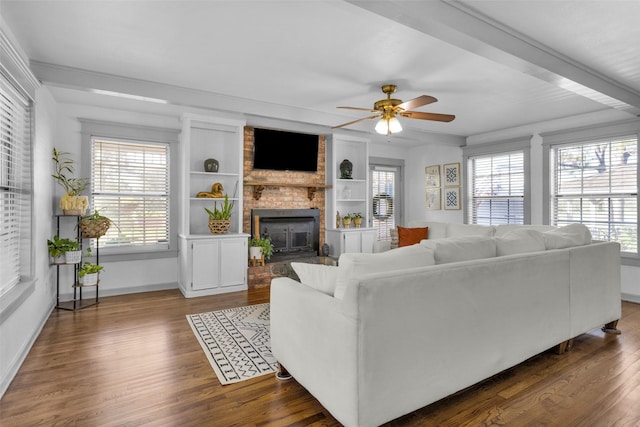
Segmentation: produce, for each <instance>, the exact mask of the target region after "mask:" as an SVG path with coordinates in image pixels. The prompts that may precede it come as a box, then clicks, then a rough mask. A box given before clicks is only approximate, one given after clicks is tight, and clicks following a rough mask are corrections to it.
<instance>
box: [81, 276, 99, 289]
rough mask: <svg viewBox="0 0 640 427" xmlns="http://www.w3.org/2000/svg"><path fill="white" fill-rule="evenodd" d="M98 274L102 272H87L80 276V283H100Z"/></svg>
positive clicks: (85, 284) (87, 284)
mask: <svg viewBox="0 0 640 427" xmlns="http://www.w3.org/2000/svg"><path fill="white" fill-rule="evenodd" d="M98 274H100V273H89V274H85V275H84V276H82V277H79V278H78V283H79V284H80V286H92V285H97V284H98Z"/></svg>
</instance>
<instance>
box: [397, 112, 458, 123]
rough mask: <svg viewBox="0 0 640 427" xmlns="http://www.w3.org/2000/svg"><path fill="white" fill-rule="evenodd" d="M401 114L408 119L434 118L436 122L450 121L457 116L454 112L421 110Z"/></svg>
mask: <svg viewBox="0 0 640 427" xmlns="http://www.w3.org/2000/svg"><path fill="white" fill-rule="evenodd" d="M400 115H401V116H402V117H406V118H408V119H420V120H433V121H436V122H450V121H452V120H453V119H455V118H456V116H454V115H452V114H438V113H422V112H420V111H403V112H401V113H400Z"/></svg>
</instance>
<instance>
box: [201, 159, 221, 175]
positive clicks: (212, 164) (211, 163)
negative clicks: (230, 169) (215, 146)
mask: <svg viewBox="0 0 640 427" xmlns="http://www.w3.org/2000/svg"><path fill="white" fill-rule="evenodd" d="M219 166H220V165H219V163H218V161H217V160H216V159H207V160H205V161H204V171H205V172H218V167H219Z"/></svg>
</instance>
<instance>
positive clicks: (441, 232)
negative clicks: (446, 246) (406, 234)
mask: <svg viewBox="0 0 640 427" xmlns="http://www.w3.org/2000/svg"><path fill="white" fill-rule="evenodd" d="M407 227H412V228H417V227H428V228H429V239H442V238H444V237H447V223H446V222H438V221H424V220H413V221H409V222H408V223H407Z"/></svg>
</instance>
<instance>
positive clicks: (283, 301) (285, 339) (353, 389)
mask: <svg viewBox="0 0 640 427" xmlns="http://www.w3.org/2000/svg"><path fill="white" fill-rule="evenodd" d="M270 316H271V318H270V328H271V350H272V352H273V355H274V357H275V358H276V359H277V360H278V362H280V363H281V364H282V365H283V366H284V367H285V368H286V369H287V371H289V373H290V374H291V375H292V376H293V377H294V378H295V379H296V380H297V381H298V382H299V383H300V384H302V385H303V386H304V387H305V388H306V389H307V390H309V391H310V392H311V394H313V395H314V396H315V397H316V398H317V399H318V400H319V401H320V403H322V404H323V405H324V406H325V407H328V408H332V411H331V412H332V414H333V415H334V416H335V417H336V418H338V419H341V420H342V421H343V422H345V423H346V424H347V425H348V424H352V425H353V424H355V422H351V423H349V422H348V420H352V421H354V420H353V418H352V415H350V414H353V411H354V410H353V408H355V407H356V400H355V397H356V396H357V383H358V381H357V373H358V369H357V366H356V360H357V351H356V346H357V343H358V340H357V336H356V331H357V322H356V320H355V319H352V318H349V317H348V316H346V315H345V314H344V313H343V309H342V301H341V300H337V299H335V298H334V297H332V296H329V295H326V294H324V293H322V292H319V291H317V290H315V289H313V288H311V287H309V286H306V285H304V284H302V283H299V282H296V281H295V280H292V279H290V278H286V277H280V278H276V279H273V280H272V281H271V313H270Z"/></svg>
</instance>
